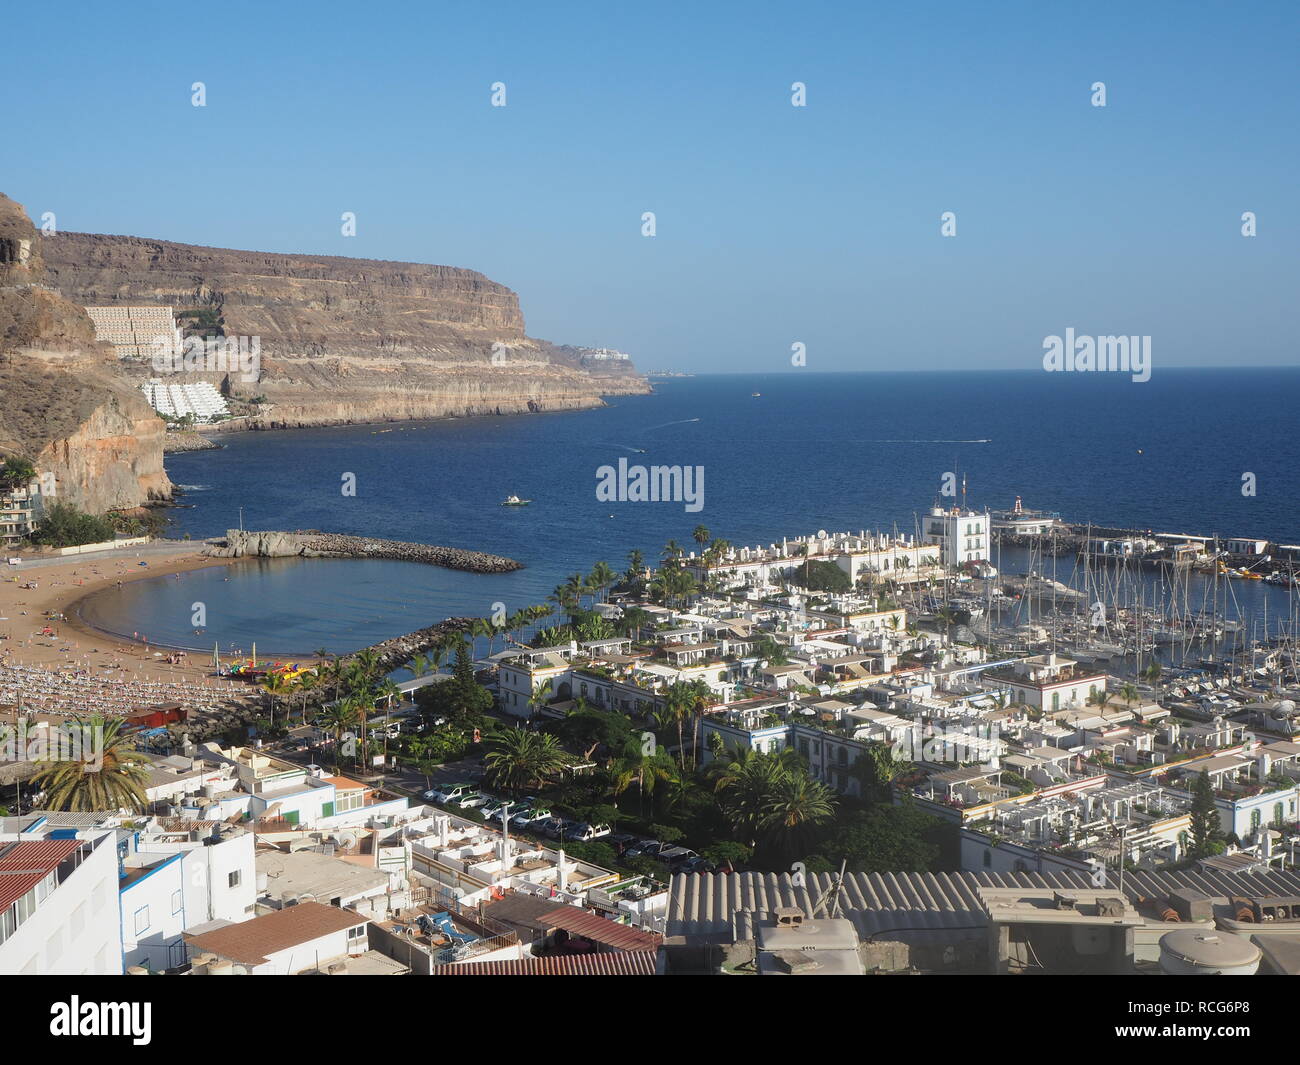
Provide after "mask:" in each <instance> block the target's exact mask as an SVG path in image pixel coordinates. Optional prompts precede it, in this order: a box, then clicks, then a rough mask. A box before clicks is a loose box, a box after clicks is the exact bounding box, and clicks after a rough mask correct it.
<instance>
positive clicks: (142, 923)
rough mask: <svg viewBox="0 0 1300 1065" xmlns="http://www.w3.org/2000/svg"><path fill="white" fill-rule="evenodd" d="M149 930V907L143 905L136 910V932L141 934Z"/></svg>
mask: <svg viewBox="0 0 1300 1065" xmlns="http://www.w3.org/2000/svg"><path fill="white" fill-rule="evenodd" d="M147 931H149V907H148V906H141V907H140V908H139V909H138V910H136V911H135V934H136V935H141V934H142V933H144V932H147Z"/></svg>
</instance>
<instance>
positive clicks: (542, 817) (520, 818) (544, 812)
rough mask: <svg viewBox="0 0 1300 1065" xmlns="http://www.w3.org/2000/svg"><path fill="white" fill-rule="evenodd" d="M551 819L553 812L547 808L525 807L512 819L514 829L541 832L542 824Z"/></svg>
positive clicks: (511, 823)
mask: <svg viewBox="0 0 1300 1065" xmlns="http://www.w3.org/2000/svg"><path fill="white" fill-rule="evenodd" d="M550 819H551V811H550V810H548V809H547V808H546V807H545V806H533V807H525V808H524V809H522V810H520V811H519V812H518V813H517V814H514V815H512V816H511V818H510V825H511V827H512V828H527V829H529V830H531V831H533V832H540V831H541V828H542V824H543V823H544V822H546V821H549V820H550Z"/></svg>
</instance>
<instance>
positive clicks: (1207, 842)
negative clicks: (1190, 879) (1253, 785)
mask: <svg viewBox="0 0 1300 1065" xmlns="http://www.w3.org/2000/svg"><path fill="white" fill-rule="evenodd" d="M1190 812H1191V815H1192V825H1191V828H1192V846H1191V851H1192V857H1194V858H1208V857H1210V856H1211V855H1214V854H1221V853H1222V852H1223V849H1224V846H1223V832H1222V829H1221V828H1220V825H1219V808H1218V806H1216V805H1215V802H1214V785H1213V784H1211V783H1210V775H1209V774H1208V773H1206V772H1205V771H1204V770H1202V771H1201V772H1200V773H1197V774H1196V779H1195V780H1194V781H1193V782H1192V802H1191V807H1190Z"/></svg>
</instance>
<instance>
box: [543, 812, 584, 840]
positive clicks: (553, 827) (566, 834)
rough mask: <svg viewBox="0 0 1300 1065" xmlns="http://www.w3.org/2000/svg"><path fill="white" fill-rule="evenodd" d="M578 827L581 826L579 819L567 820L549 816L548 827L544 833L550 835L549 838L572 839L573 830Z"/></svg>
mask: <svg viewBox="0 0 1300 1065" xmlns="http://www.w3.org/2000/svg"><path fill="white" fill-rule="evenodd" d="M580 827H582V822H581V821H569V820H566V819H565V818H562V817H553V818H551V824H550V827H548V828H547V830H546V834H547V835H548V836H550V837H551V839H559V840H565V839H573V834H574V832H576V831H577V830H578V829H579V828H580Z"/></svg>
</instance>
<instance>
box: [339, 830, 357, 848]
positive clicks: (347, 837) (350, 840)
mask: <svg viewBox="0 0 1300 1065" xmlns="http://www.w3.org/2000/svg"><path fill="white" fill-rule="evenodd" d="M334 839H335V841H336V842H337V843H338V845H339V847H340V849H342V850H348V849H349V848H350V847H355V846H356V843H357V837H356V835H355V834H353V833H352V832H340V833H338V835H336V836H335V837H334Z"/></svg>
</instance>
